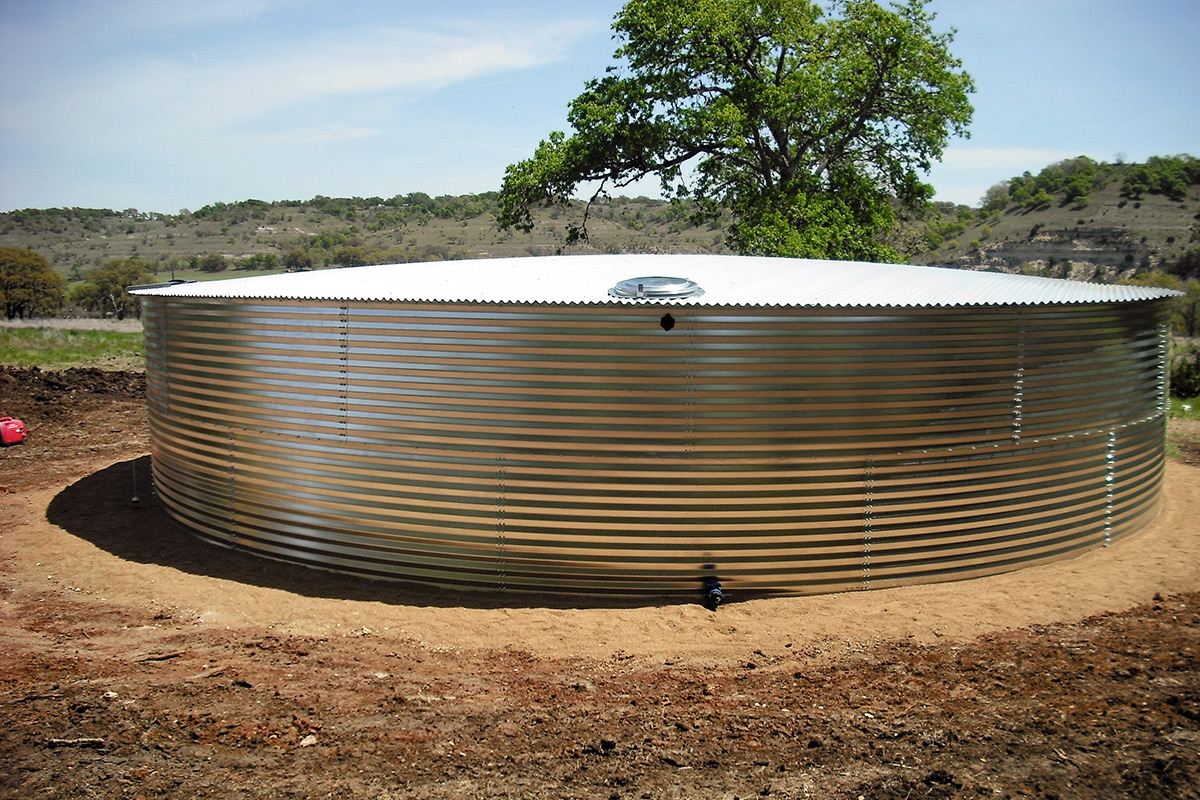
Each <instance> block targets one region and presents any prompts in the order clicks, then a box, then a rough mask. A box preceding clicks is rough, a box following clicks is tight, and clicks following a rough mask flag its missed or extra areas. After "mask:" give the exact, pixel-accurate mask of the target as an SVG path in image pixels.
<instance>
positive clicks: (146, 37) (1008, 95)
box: [0, 0, 1200, 213]
mask: <svg viewBox="0 0 1200 800" xmlns="http://www.w3.org/2000/svg"><path fill="white" fill-rule="evenodd" d="M620 7H621V2H619V1H617V0H589V2H578V3H576V2H569V1H567V2H564V1H563V0H557V1H553V0H546V1H544V2H543V1H542V0H509V2H505V3H491V2H483V1H482V0H440V2H436V3H434V2H396V1H393V2H384V1H383V0H368V1H366V2H356V1H355V0H336V2H334V1H333V0H290V1H288V2H284V0H208V1H205V0H190V2H174V1H173V0H91V1H90V2H84V1H82V0H0V211H7V210H12V209H16V208H44V207H53V206H84V207H97V208H112V209H125V208H137V209H140V210H142V211H158V212H166V213H175V212H177V211H179V210H180V209H183V208H191V209H195V208H199V207H201V206H203V205H207V204H209V203H213V202H217V201H224V202H231V201H237V200H244V199H247V198H257V199H261V200H285V199H291V200H306V199H309V198H311V197H313V196H315V195H318V194H322V195H327V196H354V195H357V196H363V197H370V196H380V197H391V196H393V195H396V194H405V193H408V192H414V191H422V192H426V193H428V194H431V195H438V194H463V193H474V192H483V191H489V190H494V189H498V188H499V186H500V182H501V180H502V178H503V175H504V168H505V167H506V166H507V165H508V164H510V163H513V162H515V161H518V160H520V159H523V158H526V157H528V156H529V155H530V154H531V153H532V152H533V149H534V147H536V145H537V143H538V141H539V140H540V139H542V138H545V137H546V135H547V134H549V133H550V132H551V131H553V130H563V129H564V128H565V126H566V110H567V104H568V103H569V101H570V100H571V99H572V98H573V97H574V96H575V95H577V94H578V93H579V91H580V90H581V89H582V86H583V82H584V81H585V80H587V79H588V78H591V77H595V76H598V75H600V74H602V73H603V71H604V68H605V67H606V66H607V65H609V64H610V63H611V55H612V51H613V48H614V43H613V41H612V39H611V29H610V23H611V21H612V17H613V15H614V14H615V13H616V12H617V11H618V10H619V8H620ZM930 7H931V8H932V9H933V10H935V11H936V12H937V14H938V17H937V21H936V23H935V27H936V28H937V29H938V30H945V29H948V28H950V27H951V26H953V27H954V28H956V29H957V31H958V33H957V36H956V39H955V44H954V46H953V51H954V53H955V54H956V55H957V56H958V57H959V58H961V59H962V61H963V63H964V67H965V69H966V70H967V71H968V72H969V73H971V75H972V76H973V77H974V78H975V81H976V84H977V92H976V94H975V95H974V97H973V103H974V105H975V119H974V122H973V123H972V126H971V131H972V136H971V138H970V139H967V140H954V141H953V142H951V144H950V146H949V148H948V149H947V151H946V154H945V158H944V160H943V163H941V164H939V165H937V166H935V168H934V170H933V171H932V173H931V175H930V176H929V181H930V182H931V183H932V184H933V185H934V187H935V188H936V190H937V193H938V199H944V200H952V201H956V202H962V203H969V204H975V203H977V202H978V200H979V198H980V196H981V195H982V194H983V193H984V192H985V191H986V190H987V188H988V187H989V186H991V185H992V184H994V183H996V182H998V181H1001V180H1003V179H1005V178H1008V177H1011V176H1012V175H1015V174H1019V173H1021V172H1023V171H1025V170H1030V171H1033V172H1035V173H1036V172H1037V171H1038V170H1039V169H1041V168H1042V167H1044V166H1045V165H1047V164H1050V163H1053V162H1054V161H1058V160H1061V159H1063V158H1069V157H1073V156H1076V155H1081V154H1082V155H1089V156H1092V157H1093V158H1096V159H1099V160H1110V161H1111V160H1114V159H1115V158H1118V157H1123V158H1125V159H1127V160H1131V161H1139V160H1143V159H1145V158H1146V157H1148V156H1151V155H1173V154H1178V153H1191V154H1192V155H1196V156H1200V48H1198V47H1197V46H1196V43H1197V42H1200V3H1198V2H1196V0H1137V1H1136V2H1133V1H1132V0H1090V1H1089V0H992V1H991V2H986V3H985V2H979V1H978V0H933V2H932V3H931V5H930ZM652 190H653V186H652V185H651V186H648V187H647V191H646V193H647V194H652Z"/></svg>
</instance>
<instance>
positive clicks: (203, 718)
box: [0, 368, 1200, 800]
mask: <svg viewBox="0 0 1200 800" xmlns="http://www.w3.org/2000/svg"><path fill="white" fill-rule="evenodd" d="M144 391H145V382H144V377H143V376H142V375H140V374H133V373H106V372H99V371H95V370H68V371H64V372H53V373H51V372H38V371H36V370H17V369H11V368H0V414H12V415H14V416H18V417H21V418H22V419H24V420H25V422H26V423H27V424H28V425H29V428H30V439H29V441H28V442H27V443H26V444H24V445H19V446H15V447H8V448H4V449H3V450H0V464H2V467H0V598H2V600H3V604H2V606H0V637H2V638H0V641H2V642H3V648H2V651H0V797H13V798H17V797H20V798H38V797H89V796H91V797H131V798H132V797H146V798H150V797H158V796H164V797H179V798H185V797H186V798H195V797H219V798H242V797H314V798H315V797H335V798H342V797H355V798H357V797H365V798H400V797H405V798H407V797H413V798H434V797H437V798H450V797H453V798H458V797H512V798H517V797H520V798H551V797H588V798H660V797H681V798H682V797H687V798H751V797H771V798H808V797H813V798H849V799H850V800H858V799H859V798H861V799H862V800H868V799H870V798H897V799H898V800H906V799H907V798H926V797H934V798H950V797H1041V798H1063V799H1064V800H1065V799H1066V798H1091V797H1105V798H1108V797H1111V798H1118V797H1122V798H1123V797H1146V798H1171V799H1172V800H1174V799H1176V798H1200V525H1198V524H1197V523H1196V520H1197V519H1198V518H1200V466H1197V464H1200V448H1198V447H1197V446H1196V444H1195V442H1196V440H1197V438H1198V437H1194V436H1189V435H1184V436H1182V438H1180V437H1179V431H1173V435H1174V436H1175V437H1176V439H1177V440H1178V441H1180V442H1182V444H1180V445H1179V447H1180V456H1179V458H1178V459H1177V460H1173V461H1172V462H1170V463H1169V465H1168V471H1167V491H1166V501H1165V505H1164V508H1163V511H1162V513H1161V514H1160V515H1159V517H1158V519H1157V520H1156V521H1155V522H1154V523H1153V524H1152V525H1151V526H1150V527H1149V528H1148V529H1147V530H1145V531H1143V532H1140V533H1138V534H1136V535H1134V536H1131V537H1126V538H1125V539H1123V540H1121V541H1119V542H1117V543H1115V544H1114V545H1113V546H1112V547H1109V548H1107V549H1104V550H1100V551H1095V552H1092V553H1089V554H1087V555H1085V556H1083V557H1081V558H1078V559H1075V560H1072V561H1068V562H1063V563H1058V564H1052V565H1047V566H1042V567H1034V568H1030V569H1026V570H1021V571H1018V572H1013V573H1009V574H1007V575H1000V576H995V577H990V578H983V579H978V580H974V581H966V582H960V583H951V584H942V585H935V586H921V587H906V588H901V589H889V590H884V591H872V592H861V593H852V594H840V595H828V596H821V597H802V598H774V599H765V600H764V599H756V600H749V601H745V602H732V603H730V604H728V605H725V606H722V607H721V608H720V609H719V610H718V611H716V612H715V613H714V612H710V611H707V610H706V609H704V608H702V607H701V606H700V605H698V604H679V603H645V604H628V605H621V606H618V607H607V608H606V607H603V606H601V605H598V604H596V605H593V604H589V603H587V602H583V603H580V604H576V605H572V604H569V603H564V601H563V600H561V599H553V598H538V597H528V596H513V595H506V596H494V595H471V594H456V593H450V592H440V591H433V590H428V589H421V588H415V587H406V586H400V585H395V584H386V583H376V582H371V581H364V580H361V579H356V578H350V577H345V576H338V575H332V574H326V573H322V572H317V571H313V570H308V569H304V568H301V567H296V566H291V565H286V564H279V563H274V562H268V561H264V560H261V559H257V558H254V557H251V556H247V555H244V554H240V553H236V552H231V551H227V550H223V549H220V548H216V547H212V546H209V545H206V544H203V543H201V542H200V541H199V540H197V539H194V538H193V537H191V536H190V535H189V534H187V533H186V531H184V530H183V529H182V528H180V527H179V526H177V525H175V524H174V523H172V522H171V521H169V520H168V519H167V517H166V516H165V515H164V513H163V512H162V510H161V509H160V508H159V507H158V506H157V504H156V503H155V500H154V497H153V494H152V490H151V486H150V482H149V459H148V456H147V455H146V454H147V453H148V452H149V446H148V440H147V431H146V420H145V402H144ZM1186 433H1187V432H1185V434H1186ZM135 496H136V497H138V502H137V503H134V502H132V498H133V497H135ZM732 599H733V600H735V601H736V598H732Z"/></svg>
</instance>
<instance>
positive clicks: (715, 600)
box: [701, 575, 725, 611]
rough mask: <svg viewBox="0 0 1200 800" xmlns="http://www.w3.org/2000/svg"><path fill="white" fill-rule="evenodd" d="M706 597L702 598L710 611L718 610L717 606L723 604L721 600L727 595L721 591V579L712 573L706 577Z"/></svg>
mask: <svg viewBox="0 0 1200 800" xmlns="http://www.w3.org/2000/svg"><path fill="white" fill-rule="evenodd" d="M703 591H704V597H703V599H702V600H701V602H702V603H704V607H705V608H707V609H708V610H709V611H716V610H717V606H719V605H721V601H723V600H724V599H725V595H724V594H723V593H722V592H721V581H720V580H718V579H717V577H716V576H715V575H710V576H708V577H707V578H705V579H704V590H703Z"/></svg>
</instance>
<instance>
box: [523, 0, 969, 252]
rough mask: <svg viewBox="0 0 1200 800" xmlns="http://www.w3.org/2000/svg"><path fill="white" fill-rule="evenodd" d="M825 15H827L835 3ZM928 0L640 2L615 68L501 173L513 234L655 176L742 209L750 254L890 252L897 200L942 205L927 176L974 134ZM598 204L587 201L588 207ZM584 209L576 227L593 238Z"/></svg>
mask: <svg viewBox="0 0 1200 800" xmlns="http://www.w3.org/2000/svg"><path fill="white" fill-rule="evenodd" d="M826 6H827V8H828V10H826V8H825V7H826ZM925 6H926V0H908V2H905V3H897V4H894V5H893V6H892V8H891V9H886V10H885V9H883V8H881V7H880V6H879V5H877V4H876V3H875V2H871V1H870V0H835V1H834V2H831V3H827V4H821V3H818V2H815V1H813V0H630V2H628V3H627V4H626V5H625V6H624V7H623V8H622V9H621V11H620V12H619V13H618V14H617V16H616V18H615V20H614V23H613V28H614V31H615V33H616V38H617V39H618V41H619V42H620V45H619V47H618V49H617V51H616V54H615V58H616V59H617V62H618V66H613V67H610V68H609V69H608V71H607V74H606V75H605V76H604V77H602V78H599V79H595V80H592V81H589V82H588V84H587V85H586V88H585V91H584V92H583V94H581V95H580V96H579V97H577V98H575V100H574V101H572V103H571V105H570V109H569V113H568V121H569V122H570V124H571V127H572V128H573V129H574V133H573V134H572V135H570V136H568V135H565V134H563V133H561V132H555V133H552V134H550V136H549V138H547V139H546V140H545V141H543V142H541V144H539V146H538V147H537V149H536V151H535V152H534V154H533V156H532V158H530V159H528V160H526V161H522V162H520V163H517V164H513V165H512V166H510V167H509V168H508V170H507V173H506V175H505V180H504V185H503V188H502V190H501V194H500V201H501V210H500V215H499V221H500V224H501V226H502V227H513V226H515V227H518V228H520V229H523V230H529V229H530V228H531V227H532V224H533V220H532V216H531V213H530V211H531V209H532V208H533V207H534V206H537V205H553V204H556V203H563V202H566V201H567V200H569V198H570V197H571V195H572V193H573V192H574V191H575V189H576V188H577V187H578V186H579V185H580V184H582V183H588V182H593V181H594V182H597V184H598V188H597V189H596V193H595V194H594V195H593V196H592V200H595V199H596V198H597V197H599V196H601V195H602V194H604V193H605V192H607V191H608V189H609V188H610V187H623V186H628V185H629V184H631V183H633V182H635V181H637V180H639V179H641V178H644V177H646V176H649V175H657V176H658V177H659V178H660V180H661V182H662V187H663V190H664V193H666V194H667V195H668V196H671V197H675V198H690V199H693V200H695V201H697V202H698V204H699V208H700V209H701V212H702V213H707V214H713V213H715V211H716V210H717V209H718V208H719V207H722V206H723V207H724V208H726V209H728V210H729V211H730V212H731V213H732V214H733V217H734V222H733V225H732V226H731V229H730V244H731V245H732V246H733V247H734V248H735V249H736V250H738V251H740V252H743V253H761V254H773V255H790V256H807V257H828V258H865V259H872V260H883V259H894V258H895V257H896V254H895V253H894V252H893V251H892V250H891V248H889V247H888V246H886V245H885V244H883V242H882V238H881V237H882V234H884V233H886V232H887V231H888V230H890V228H891V226H892V225H893V224H894V222H895V213H894V206H893V198H898V199H899V200H900V201H902V202H903V203H904V204H906V205H908V206H910V207H920V206H923V205H924V204H925V203H926V202H927V201H928V199H929V198H930V197H931V196H932V189H931V187H929V186H927V185H926V184H924V183H922V182H921V180H920V177H919V176H920V174H921V173H924V172H927V171H928V169H929V168H930V166H931V164H932V163H933V162H934V161H935V160H937V159H939V158H940V157H941V155H942V151H943V148H944V147H945V145H946V143H947V141H948V140H949V138H950V136H951V135H959V136H965V135H967V130H966V128H967V124H968V123H969V121H970V119H971V115H972V108H971V105H970V103H969V101H968V95H969V94H970V93H971V92H972V91H974V87H973V84H972V82H971V79H970V77H969V76H968V75H967V74H966V73H965V72H963V71H962V70H961V63H960V62H959V61H958V60H957V59H956V58H954V57H953V56H952V55H951V53H950V50H949V46H950V43H951V41H952V38H953V33H952V32H951V33H944V34H939V33H935V32H934V30H933V28H932V22H933V14H932V13H930V12H928V11H927V10H926V8H925ZM589 208H590V203H589ZM586 225H587V212H586V211H585V212H584V216H583V220H582V222H581V223H580V224H579V225H573V226H570V227H569V228H568V234H567V239H568V242H571V241H574V240H576V239H578V238H580V237H586Z"/></svg>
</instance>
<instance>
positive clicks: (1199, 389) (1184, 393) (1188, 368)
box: [1171, 345, 1200, 397]
mask: <svg viewBox="0 0 1200 800" xmlns="http://www.w3.org/2000/svg"><path fill="white" fill-rule="evenodd" d="M1171 394H1172V395H1173V396H1175V397H1200V348H1198V347H1196V346H1195V345H1189V346H1188V347H1187V348H1186V349H1185V350H1184V351H1183V352H1182V353H1179V354H1177V355H1176V357H1175V359H1174V360H1173V362H1172V364H1171Z"/></svg>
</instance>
